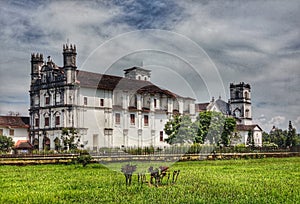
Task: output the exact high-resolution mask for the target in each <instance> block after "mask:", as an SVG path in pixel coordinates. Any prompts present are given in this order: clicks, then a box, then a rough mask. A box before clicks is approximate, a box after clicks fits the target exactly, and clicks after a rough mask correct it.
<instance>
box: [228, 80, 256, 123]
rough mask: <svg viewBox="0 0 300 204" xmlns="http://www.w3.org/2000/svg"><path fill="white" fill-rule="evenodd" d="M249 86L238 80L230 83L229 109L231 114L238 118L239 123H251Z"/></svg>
mask: <svg viewBox="0 0 300 204" xmlns="http://www.w3.org/2000/svg"><path fill="white" fill-rule="evenodd" d="M250 94H251V87H250V85H249V84H246V83H244V82H240V83H239V84H233V83H231V84H230V100H229V103H230V110H231V115H233V116H234V117H235V118H237V119H238V120H239V122H240V123H241V124H244V125H251V124H252V110H251V95H250Z"/></svg>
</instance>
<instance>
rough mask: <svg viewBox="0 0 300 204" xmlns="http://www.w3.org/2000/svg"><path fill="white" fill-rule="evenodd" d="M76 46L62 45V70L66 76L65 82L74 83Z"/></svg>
mask: <svg viewBox="0 0 300 204" xmlns="http://www.w3.org/2000/svg"><path fill="white" fill-rule="evenodd" d="M76 55H77V53H76V46H75V45H72V44H70V45H68V44H65V45H63V58H64V59H63V61H64V67H63V68H64V70H65V73H66V77H67V84H72V83H75V81H76V69H77V67H76Z"/></svg>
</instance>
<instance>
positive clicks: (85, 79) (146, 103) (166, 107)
mask: <svg viewBox="0 0 300 204" xmlns="http://www.w3.org/2000/svg"><path fill="white" fill-rule="evenodd" d="M76 55H77V53H76V47H75V45H64V46H63V67H59V66H57V65H56V64H55V63H54V62H53V61H52V59H51V58H50V57H48V60H47V62H44V58H43V55H42V54H32V56H31V86H30V109H29V112H30V141H31V142H32V144H33V145H34V146H35V148H39V149H56V148H57V145H58V143H59V142H61V141H60V138H61V134H62V129H63V128H74V129H76V131H77V132H78V135H79V136H80V143H81V144H82V145H84V148H86V149H94V150H95V149H98V148H100V147H128V146H135V147H143V146H150V145H153V146H166V145H167V144H166V143H165V142H164V139H165V138H166V137H167V135H165V133H164V130H163V129H164V124H165V123H166V122H167V121H168V120H169V118H170V117H171V116H172V115H173V114H174V113H179V114H187V115H190V116H191V117H194V118H195V114H196V113H195V100H194V99H192V98H188V97H181V96H178V95H176V94H174V93H172V92H170V91H168V90H164V89H161V88H159V87H158V86H156V85H154V84H152V83H151V81H150V79H151V72H150V71H149V70H146V69H143V68H141V67H132V68H130V69H125V70H124V71H125V76H124V77H119V76H112V75H104V74H98V73H92V72H87V71H81V70H78V69H77V66H76Z"/></svg>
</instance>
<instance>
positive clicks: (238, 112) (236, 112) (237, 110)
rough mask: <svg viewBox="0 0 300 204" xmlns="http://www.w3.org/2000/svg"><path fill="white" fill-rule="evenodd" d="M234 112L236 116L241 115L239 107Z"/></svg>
mask: <svg viewBox="0 0 300 204" xmlns="http://www.w3.org/2000/svg"><path fill="white" fill-rule="evenodd" d="M233 114H234V116H235V117H238V118H239V117H240V116H241V111H240V110H239V109H235V110H234V112H233Z"/></svg>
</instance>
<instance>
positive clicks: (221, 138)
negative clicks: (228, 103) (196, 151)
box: [164, 111, 236, 146]
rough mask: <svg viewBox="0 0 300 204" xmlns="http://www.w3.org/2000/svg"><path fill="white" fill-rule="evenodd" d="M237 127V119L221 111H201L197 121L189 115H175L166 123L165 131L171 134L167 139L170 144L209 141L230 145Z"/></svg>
mask: <svg viewBox="0 0 300 204" xmlns="http://www.w3.org/2000/svg"><path fill="white" fill-rule="evenodd" d="M235 128H236V121H235V119H234V118H231V117H225V116H224V115H223V114H222V113H220V112H215V111H203V112H200V113H199V115H198V116H197V119H196V121H195V122H192V121H191V119H190V117H189V116H186V115H184V116H180V115H175V116H174V117H173V118H172V119H170V120H169V121H168V122H167V123H166V125H165V128H164V131H165V133H166V134H167V135H168V136H169V137H168V138H167V139H166V140H165V141H166V142H168V143H169V144H176V143H181V144H182V143H192V142H193V143H200V144H203V143H204V142H205V141H209V142H210V143H213V144H218V145H219V144H222V145H224V146H229V144H230V140H231V137H232V135H233V132H234V131H235Z"/></svg>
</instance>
